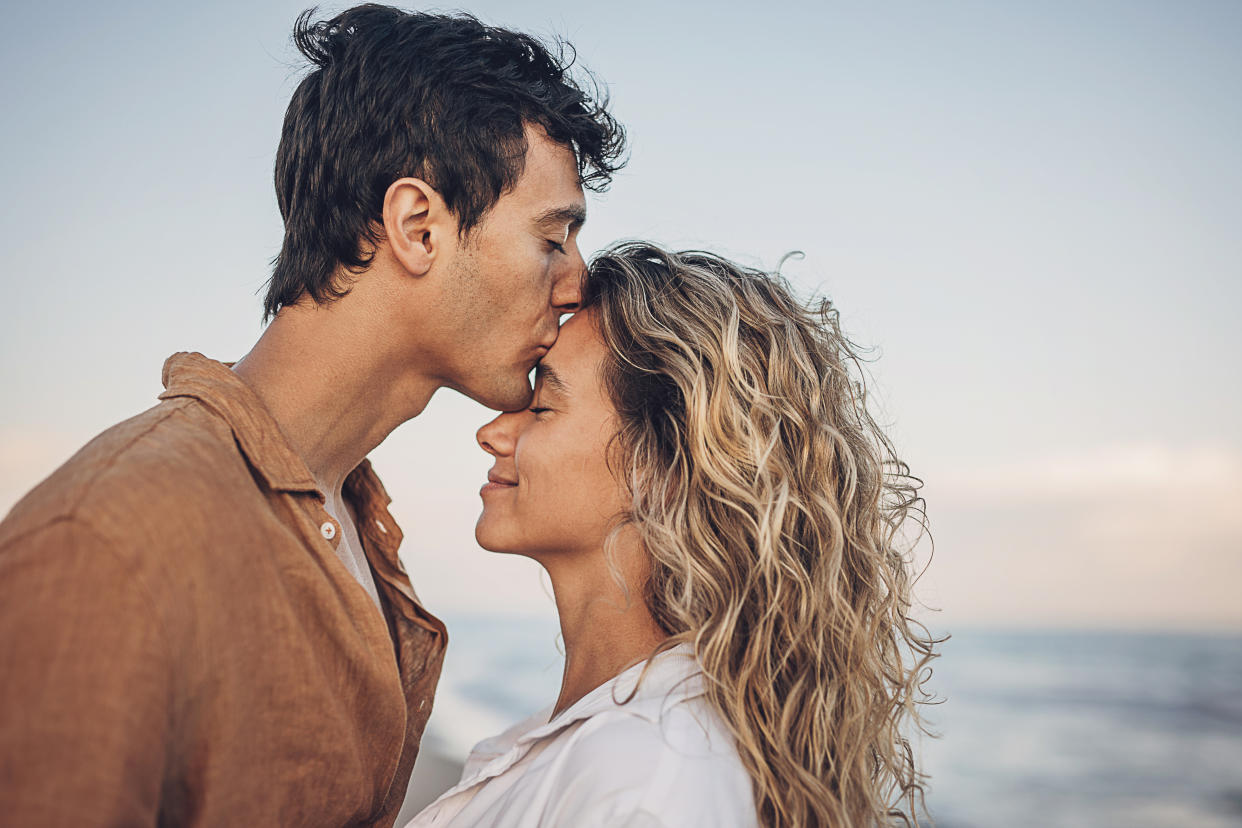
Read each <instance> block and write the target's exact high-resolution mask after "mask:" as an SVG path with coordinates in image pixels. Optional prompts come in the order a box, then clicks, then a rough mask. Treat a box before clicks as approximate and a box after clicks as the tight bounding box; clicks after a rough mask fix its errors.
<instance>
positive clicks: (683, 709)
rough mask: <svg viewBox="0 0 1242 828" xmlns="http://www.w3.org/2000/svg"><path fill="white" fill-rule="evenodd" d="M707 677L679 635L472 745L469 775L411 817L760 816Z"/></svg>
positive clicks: (477, 823)
mask: <svg viewBox="0 0 1242 828" xmlns="http://www.w3.org/2000/svg"><path fill="white" fill-rule="evenodd" d="M703 681H704V680H703V674H702V671H701V670H700V668H699V665H698V661H697V660H696V659H695V657H694V651H693V649H692V648H691V647H690V646H689V645H688V644H680V645H678V646H676V647H674V648H672V649H670V650H668V651H666V652H664V653H661V654H659V655H657V656H656V657H655V658H654V659H652V660H651V661H647V662H641V663H639V664H636V665H634V666H633V667H631V668H629V669H628V670H626V671H624V672H623V673H621V674H620V675H619V676H617V677H615V678H613V679H610V680H609V681H607V682H605V683H604V684H602V685H600V686H599V687H597V688H595V689H594V690H592V691H591V692H590V693H587V694H586V695H585V696H583V697H582V698H581V699H579V700H578V701H577V702H575V703H574V704H573V705H571V706H570V707H569V708H568V709H566V710H564V711H562V712H561V713H560V714H559V715H557V716H555V717H551V713H552V708H548V709H546V710H543V711H541V712H539V713H536V714H535V715H534V716H531V717H530V718H529V719H526V720H525V721H523V722H520V723H518V724H516V725H514V726H513V727H511V728H509V729H508V730H506V731H505V732H504V733H501V734H500V735H499V736H494V737H492V738H490V739H484V740H483V741H482V742H479V743H478V744H477V745H475V746H474V749H473V750H471V751H470V757H469V759H467V761H466V765H465V767H464V768H463V770H462V778H461V781H460V782H459V783H458V784H457V785H456V786H454V787H452V788H450V789H449V790H447V791H445V792H444V794H442V795H441V796H440V798H439V799H437V800H436V801H435V802H433V803H432V804H431V805H429V806H427V807H426V808H425V809H424V810H423V811H422V812H420V813H419V814H418V815H417V816H415V817H414V819H413V820H412V821H411V822H409V823H407V824H406V826H405V828H483V826H486V827H487V828H758V826H759V820H758V817H757V815H756V812H755V805H754V795H753V793H752V783H751V778H750V775H749V774H748V773H747V772H746V769H745V767H744V766H743V765H742V760H741V758H740V757H739V756H738V752H737V743H736V742H735V741H734V739H733V736H732V734H731V732H730V731H729V728H728V726H727V725H726V724H725V722H724V720H723V719H722V718H721V717H720V715H719V714H717V713H716V711H715V709H714V708H713V707H712V706H711V704H710V703H709V702H708V701H707V699H706V697H705V696H704V685H703ZM550 717H551V718H550Z"/></svg>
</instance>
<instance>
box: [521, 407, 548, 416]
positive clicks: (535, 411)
mask: <svg viewBox="0 0 1242 828" xmlns="http://www.w3.org/2000/svg"><path fill="white" fill-rule="evenodd" d="M526 410H527V411H529V412H530V413H531V414H542V413H543V412H545V411H551V410H552V409H550V408H539V407H538V406H532V407H530V408H528V409H526Z"/></svg>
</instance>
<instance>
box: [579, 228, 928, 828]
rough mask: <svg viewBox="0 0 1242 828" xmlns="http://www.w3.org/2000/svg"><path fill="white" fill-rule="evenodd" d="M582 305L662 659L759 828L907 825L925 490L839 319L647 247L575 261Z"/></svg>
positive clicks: (746, 274) (920, 648) (747, 278)
mask: <svg viewBox="0 0 1242 828" xmlns="http://www.w3.org/2000/svg"><path fill="white" fill-rule="evenodd" d="M584 306H585V307H589V308H591V309H592V310H593V312H594V313H595V314H596V318H597V320H598V325H599V328H600V333H601V335H602V338H603V340H604V342H605V344H606V347H607V349H608V356H607V357H606V358H605V361H604V365H603V367H602V369H601V370H602V378H603V382H604V386H605V388H606V389H607V391H608V393H609V395H610V396H611V398H612V401H613V403H614V404H615V406H616V409H617V412H618V415H619V422H620V428H619V432H618V434H617V437H616V442H615V445H614V449H615V457H616V458H618V459H617V460H614V462H615V463H619V464H620V465H618V466H614V468H615V471H616V472H617V476H618V477H619V478H621V479H622V480H624V482H625V483H626V485H628V487H629V490H630V493H631V503H632V508H631V510H630V512H629V513H628V514H627V515H625V516H624V524H623V525H630V526H633V527H635V528H636V529H637V532H638V535H639V537H640V538H641V541H642V543H643V545H644V548H645V550H646V551H647V553H648V554H649V555H650V557H651V561H652V574H651V576H650V579H649V581H648V583H647V585H646V590H645V595H644V598H645V600H646V602H647V604H648V607H649V608H650V610H651V612H652V614H653V616H654V617H655V619H656V621H657V622H658V623H659V624H660V626H661V627H662V628H663V629H664V631H665V632H666V633H667V634H668V635H669V638H668V639H667V640H666V641H665V642H664V644H662V645H661V649H664V648H667V647H671V646H673V645H675V644H678V643H681V642H689V643H691V644H692V645H693V647H694V650H695V653H696V655H697V656H698V659H699V662H700V664H701V666H702V668H703V672H704V676H705V678H706V687H707V697H708V701H709V702H710V703H711V704H712V705H713V706H714V708H715V709H716V710H717V711H718V712H719V713H720V715H721V716H722V717H723V719H724V721H725V722H726V723H727V724H728V726H729V728H730V729H731V730H732V732H733V735H734V736H735V738H736V740H737V747H738V750H739V752H740V755H741V758H742V761H743V763H744V764H745V766H746V768H747V769H748V771H749V772H750V775H751V776H752V778H753V780H754V797H755V805H756V808H757V812H758V817H759V821H760V823H761V824H763V825H766V826H863V825H874V824H888V823H892V822H894V821H901V822H905V823H907V824H908V823H909V821H910V820H911V819H913V820H914V821H915V822H917V820H918V813H919V811H920V810H921V802H922V793H923V783H924V776H923V774H922V773H921V772H920V770H919V767H918V765H917V763H916V760H915V755H914V752H913V750H912V748H911V745H910V742H909V740H908V736H909V735H911V730H910V728H913V727H921V724H920V718H919V715H918V712H917V710H916V705H917V704H918V703H920V702H922V701H925V700H926V696H925V695H924V694H923V691H922V689H921V685H922V681H923V679H924V678H925V677H926V670H925V667H926V665H927V663H928V662H929V661H930V660H931V659H932V658H934V657H935V645H936V644H937V643H939V642H938V641H936V640H935V639H933V638H931V637H930V636H929V635H928V634H927V631H926V628H924V627H922V625H920V624H918V623H917V622H915V621H913V620H912V619H911V617H910V610H911V585H912V583H913V580H914V578H915V575H914V573H913V571H912V563H911V559H910V556H909V554H908V548H909V543H908V542H906V543H903V537H905V535H904V533H903V528H904V527H905V526H906V523H907V521H908V520H910V519H911V518H914V519H915V520H914V525H915V528H917V529H919V530H920V531H921V530H922V529H923V524H924V518H923V511H922V500H921V498H920V497H919V496H918V488H919V486H920V485H921V484H920V482H919V481H918V480H917V479H916V478H913V477H911V476H910V474H909V470H908V468H907V466H906V465H905V464H904V463H902V462H901V461H900V460H898V459H897V458H896V456H895V453H894V451H893V447H892V444H891V443H890V442H889V440H888V438H887V437H886V436H885V435H884V433H883V432H882V431H881V429H880V428H879V427H878V426H877V424H876V422H875V420H873V419H872V416H871V414H869V413H868V411H867V406H866V399H865V396H864V390H863V382H862V377H861V373H860V372H859V371H858V358H857V354H856V349H855V348H854V346H853V345H852V344H851V343H850V342H849V340H847V339H846V338H845V337H844V336H843V335H842V333H841V330H840V327H839V325H838V319H837V311H836V309H835V308H834V307H833V306H832V304H831V303H830V302H829V301H828V300H818V301H816V302H813V303H811V304H809V305H807V304H804V303H802V302H800V301H798V300H797V299H796V298H795V296H794V294H793V292H792V290H791V289H790V287H789V285H788V283H787V282H786V281H785V280H784V279H783V278H781V277H780V276H779V275H774V274H768V273H764V272H761V271H757V270H752V269H748V268H744V267H740V266H738V265H737V264H734V263H732V262H730V261H727V260H725V259H723V258H720V257H719V256H715V255H713V254H710V253H704V252H697V251H688V252H670V251H667V250H663V249H661V248H659V247H657V246H655V245H652V244H649V243H644V242H625V243H621V244H618V245H615V246H613V247H612V248H610V249H608V250H606V251H604V252H603V253H602V254H600V255H598V256H597V257H596V258H595V259H594V260H593V261H592V263H591V265H590V268H589V273H588V276H587V279H586V283H585V285H584Z"/></svg>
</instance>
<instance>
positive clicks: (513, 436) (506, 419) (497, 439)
mask: <svg viewBox="0 0 1242 828" xmlns="http://www.w3.org/2000/svg"><path fill="white" fill-rule="evenodd" d="M523 413H525V412H521V411H508V412H505V413H504V414H500V415H499V416H497V417H496V418H495V419H494V420H492V421H491V422H490V423H487V424H486V425H484V426H483V427H482V428H480V429H479V430H478V433H476V434H475V435H474V439H475V440H477V441H478V443H479V447H480V448H482V449H483V450H484V451H486V452H487V453H488V454H490V455H492V456H493V457H508V456H510V455H512V454H513V446H514V444H515V442H516V441H517V432H518V428H519V426H520V424H521V419H522V414H523Z"/></svg>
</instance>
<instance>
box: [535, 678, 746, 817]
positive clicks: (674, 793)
mask: <svg viewBox="0 0 1242 828" xmlns="http://www.w3.org/2000/svg"><path fill="white" fill-rule="evenodd" d="M635 701H637V702H640V704H638V705H637V706H635V707H634V708H633V709H627V705H626V704H618V705H617V706H616V707H615V708H613V709H611V710H606V711H602V712H599V713H597V714H595V715H594V716H592V717H590V718H589V719H587V720H585V721H583V722H582V723H581V724H580V725H579V726H578V727H577V728H575V729H574V730H573V732H572V733H571V734H566V735H567V736H568V737H569V738H568V739H567V740H566V741H567V744H565V745H564V748H563V750H562V751H561V755H560V756H559V757H558V758H559V760H560V761H559V762H558V764H559V765H560V766H561V769H562V773H564V774H566V776H567V777H568V780H567V781H568V782H569V784H567V785H566V786H565V788H564V791H565V797H564V801H563V803H562V805H563V806H564V807H566V808H568V809H570V810H575V809H576V808H578V807H580V806H585V805H587V804H588V803H590V805H591V807H593V808H604V809H606V810H607V811H609V812H610V813H612V814H614V815H617V816H620V815H623V814H648V815H653V816H655V817H658V820H659V822H658V823H656V822H653V823H651V824H653V825H654V824H663V825H704V826H706V825H711V826H721V828H731V827H732V826H738V828H741V826H751V825H754V824H756V823H755V816H754V814H755V809H754V799H753V796H752V794H751V779H750V775H749V774H748V773H747V772H746V769H745V767H744V766H743V765H742V761H741V758H740V757H739V756H738V753H737V747H736V744H735V742H734V740H733V737H732V735H731V734H730V733H729V731H728V729H727V727H725V725H724V723H723V722H722V721H721V720H720V719H719V717H718V716H717V714H716V713H715V712H714V711H713V710H712V709H711V707H710V705H709V704H708V703H707V701H706V699H704V698H703V697H701V696H700V697H695V698H689V699H684V700H680V701H678V702H676V703H674V704H671V705H664V706H662V707H658V708H656V707H653V706H650V705H646V706H645V705H642V704H641V701H642V700H641V699H635ZM602 824H607V822H604V823H602Z"/></svg>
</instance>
